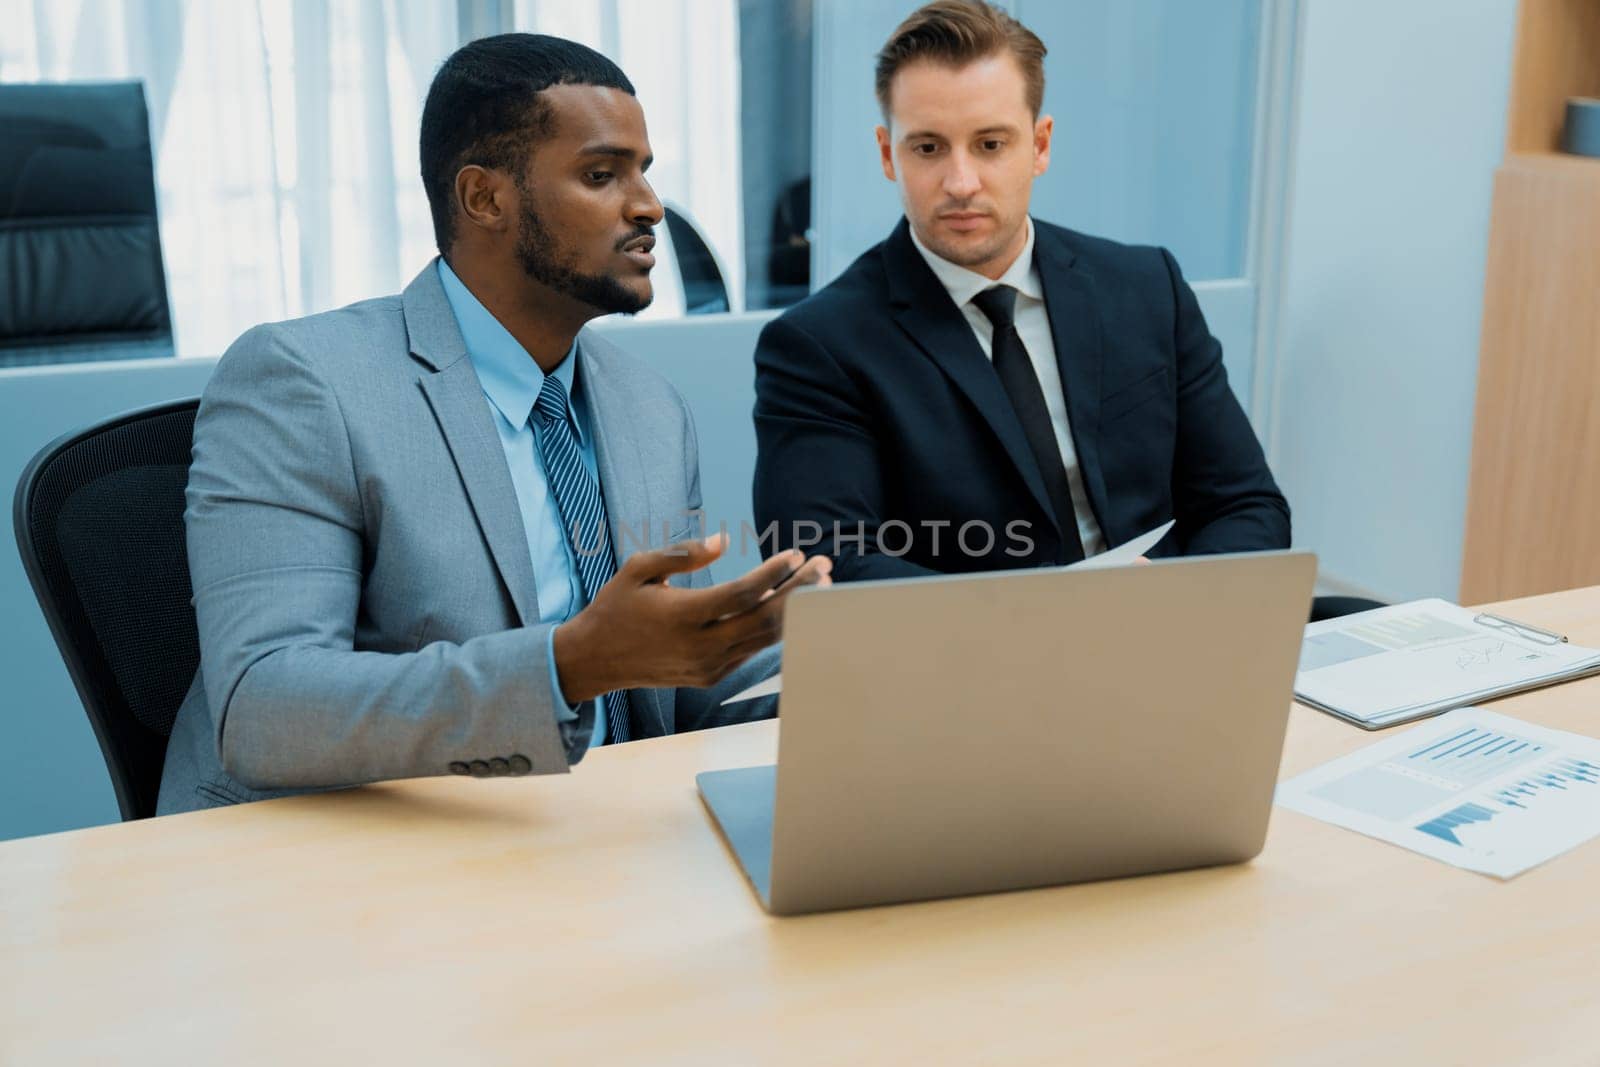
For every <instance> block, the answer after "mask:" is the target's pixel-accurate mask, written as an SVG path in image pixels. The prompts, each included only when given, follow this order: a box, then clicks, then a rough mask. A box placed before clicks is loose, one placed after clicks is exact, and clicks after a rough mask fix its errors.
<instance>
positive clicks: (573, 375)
mask: <svg viewBox="0 0 1600 1067" xmlns="http://www.w3.org/2000/svg"><path fill="white" fill-rule="evenodd" d="M439 281H440V283H441V284H443V286H444V295H445V299H446V300H448V301H449V302H450V310H451V311H452V312H454V313H455V317H456V325H458V326H459V327H461V340H462V342H463V343H464V344H465V345H466V347H467V358H468V359H470V360H471V361H472V369H473V370H474V371H476V372H477V374H478V381H479V382H480V383H481V384H482V385H483V395H484V396H486V397H488V398H489V403H491V404H493V405H494V406H495V409H496V410H497V411H499V412H500V414H501V415H503V416H505V420H506V421H507V422H509V423H510V424H511V425H512V426H513V427H516V428H517V429H521V428H522V427H523V426H525V425H527V422H528V417H529V416H530V415H532V414H533V404H534V401H536V400H538V399H539V391H540V390H541V389H543V388H544V379H545V374H544V371H542V370H540V369H539V364H537V363H535V362H534V361H533V358H532V357H531V356H529V355H528V352H527V350H526V349H525V348H523V347H522V345H520V344H518V343H517V339H516V338H515V337H512V336H511V331H510V330H507V329H506V328H505V327H504V326H502V325H501V324H500V320H499V319H497V318H495V317H494V316H493V315H492V314H490V312H489V309H488V308H486V307H484V306H483V304H482V303H481V302H479V300H478V298H477V297H475V296H473V295H472V290H470V289H468V288H467V287H466V284H465V283H464V282H462V280H461V279H460V278H458V277H456V272H455V271H453V270H451V269H450V264H448V263H446V262H445V261H444V260H443V259H440V260H439ZM577 357H578V342H577V340H576V339H574V340H573V342H572V348H571V349H570V350H568V352H567V355H566V358H564V359H563V360H562V361H561V362H560V363H559V364H558V365H557V366H556V369H555V371H554V374H555V378H556V381H558V382H560V383H561V385H562V388H564V389H565V390H566V393H567V417H568V420H569V421H570V422H571V423H572V425H573V428H574V430H575V432H576V433H577V435H578V444H579V445H582V444H584V439H583V438H584V431H583V420H582V419H579V418H576V417H575V415H574V412H573V407H572V406H573V403H574V400H573V388H574V384H575V382H576V379H577V375H578V358H577Z"/></svg>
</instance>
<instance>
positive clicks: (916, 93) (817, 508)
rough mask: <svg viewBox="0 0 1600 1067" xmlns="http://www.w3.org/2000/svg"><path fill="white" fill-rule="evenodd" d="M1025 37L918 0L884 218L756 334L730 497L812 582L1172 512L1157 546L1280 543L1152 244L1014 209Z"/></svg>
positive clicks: (1188, 318) (1009, 556)
mask: <svg viewBox="0 0 1600 1067" xmlns="http://www.w3.org/2000/svg"><path fill="white" fill-rule="evenodd" d="M1044 52H1045V49H1044V46H1043V45H1042V44H1041V43H1040V41H1039V39H1038V38H1037V37H1036V36H1034V34H1033V33H1032V32H1030V31H1029V30H1028V29H1026V28H1025V27H1024V26H1022V25H1021V24H1020V23H1019V22H1017V21H1016V20H1015V19H1013V18H1011V17H1010V16H1009V15H1007V14H1006V13H1005V12H1003V11H1000V10H998V9H997V8H994V7H992V6H990V5H988V4H984V3H981V2H978V0H938V2H936V3H932V4H929V5H928V6H926V7H924V8H922V9H920V10H919V11H917V12H916V13H915V14H913V15H912V16H911V17H910V18H908V19H907V20H906V21H905V22H904V23H903V24H902V25H901V26H900V27H899V28H898V29H897V30H896V31H895V33H894V35H893V36H892V37H891V38H890V39H889V42H888V43H887V44H886V45H885V46H884V49H883V51H882V52H881V53H880V54H879V56H878V66H877V94H878V99H879V103H880V104H881V106H882V109H883V115H884V123H885V124H884V125H883V126H880V127H878V130H877V136H878V147H879V151H880V153H881V155H882V164H883V172H884V174H885V176H887V177H888V178H889V179H890V180H891V181H895V182H897V183H898V185H899V187H900V192H901V197H902V200H903V202H904V205H905V215H906V217H905V218H904V219H902V220H901V221H900V223H899V225H898V226H896V227H895V229H894V232H893V233H891V234H890V235H889V238H888V239H887V240H886V241H884V242H883V243H882V244H880V245H878V246H877V247H875V248H873V249H872V250H871V251H869V252H867V253H866V254H865V255H863V256H862V257H861V258H860V259H858V260H857V261H856V262H855V263H854V264H853V265H852V266H851V267H850V268H849V269H848V270H847V271H845V272H844V274H843V275H841V276H840V277H839V278H838V279H837V280H836V281H834V282H833V283H832V284H830V285H829V286H827V287H826V288H825V289H823V290H822V291H820V292H818V293H816V294H815V295H813V296H811V297H810V298H808V299H807V300H805V301H803V302H801V303H800V304H798V305H796V306H795V307H793V308H791V309H790V310H789V311H788V312H786V313H785V314H784V315H783V316H782V317H781V318H779V319H776V320H775V321H773V322H772V323H770V324H769V325H768V326H767V327H766V329H765V330H764V331H763V332H762V335H761V341H760V345H759V347H758V349H757V352H756V408H755V421H756V432H757V439H758V442H759V446H760V454H759V457H758V459H757V465H756V478H755V512H756V518H757V520H758V524H759V525H761V526H762V527H763V529H764V530H770V531H775V533H776V536H775V540H774V541H772V542H764V547H766V548H767V550H768V551H776V550H779V549H783V548H787V547H791V546H793V545H795V544H796V543H799V544H801V545H804V544H806V543H807V542H811V543H814V544H818V545H820V550H821V551H822V552H823V553H825V554H827V555H830V556H831V557H833V561H834V570H833V577H834V578H835V579H836V580H844V581H849V580H852V579H860V578H892V577H909V576H915V575H919V574H927V573H929V572H961V571H977V570H994V569H1000V568H1013V567H1034V566H1044V565H1049V564H1058V563H1070V562H1073V561H1075V560H1078V559H1082V558H1084V556H1086V555H1094V554H1095V553H1097V552H1100V551H1103V550H1104V549H1106V548H1107V547H1110V546H1113V545H1116V544H1119V543H1121V542H1123V541H1126V540H1128V539H1130V538H1132V537H1134V536H1136V535H1138V534H1140V533H1142V532H1144V531H1146V530H1149V529H1151V528H1153V527H1155V526H1158V525H1160V524H1161V523H1163V522H1165V521H1166V520H1168V519H1175V520H1176V526H1175V527H1174V528H1173V531H1172V533H1171V534H1170V535H1169V536H1168V537H1167V538H1166V539H1165V540H1164V541H1163V543H1162V544H1161V545H1160V546H1158V548H1157V550H1156V551H1155V552H1154V553H1153V554H1156V555H1180V554H1199V553H1208V552H1235V551H1248V550H1259V549H1275V548H1286V547H1288V544H1289V507H1288V504H1287V503H1286V502H1285V501H1284V498H1283V494H1282V493H1280V492H1279V491H1278V487H1277V485H1276V484H1275V483H1274V482H1273V479H1272V475H1271V472H1269V471H1268V469H1267V465H1266V460H1265V457H1264V456H1263V455H1262V451H1261V446H1260V444H1259V443H1258V442H1257V440H1256V438H1255V434H1254V433H1253V432H1252V430H1251V428H1250V424H1249V422H1248V421H1247V420H1246V418H1245V415H1244V412H1243V411H1242V410H1241V409H1240V407H1239V403H1238V401H1237V400H1236V399H1235V397H1234V394H1233V392H1232V391H1231V390H1230V388H1229V386H1228V381H1227V376H1226V374H1225V372H1224V371H1223V366H1222V350H1221V346H1220V345H1219V344H1218V343H1217V341H1216V339H1215V338H1214V337H1212V336H1211V334H1210V332H1209V330H1207V328H1206V324H1205V319H1204V318H1203V316H1202V315H1201V313H1200V308H1199V306H1198V305H1197V304H1196V302H1195V297H1194V293H1193V292H1192V291H1191V290H1190V288H1189V286H1188V284H1187V283H1186V282H1185V281H1184V279H1183V276H1182V274H1181V273H1180V272H1179V270H1178V265H1177V263H1176V262H1175V261H1174V260H1173V258H1172V256H1171V255H1170V254H1169V253H1168V252H1167V251H1165V250H1164V249H1159V248H1139V247H1132V246H1127V245H1119V244H1116V243H1114V242H1111V241H1106V240H1101V239H1099V238H1095V237H1089V236H1086V235H1083V234H1079V233H1074V232H1072V231H1071V230H1066V229H1062V228H1060V227H1058V226H1052V225H1050V224H1048V223H1044V222H1040V221H1037V220H1033V219H1030V218H1029V217H1028V198H1029V194H1030V192H1031V188H1032V183H1033V180H1034V178H1036V177H1038V176H1039V175H1041V174H1043V173H1044V172H1045V170H1046V168H1047V167H1048V166H1049V164H1050V137H1051V132H1052V120H1051V119H1050V117H1049V116H1041V115H1040V114H1039V110H1040V103H1041V100H1042V98H1043V95H1044V74H1043V57H1044Z"/></svg>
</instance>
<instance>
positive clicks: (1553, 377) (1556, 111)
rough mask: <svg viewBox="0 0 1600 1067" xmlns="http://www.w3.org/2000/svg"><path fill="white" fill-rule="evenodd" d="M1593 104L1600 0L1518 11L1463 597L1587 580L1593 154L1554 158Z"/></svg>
mask: <svg viewBox="0 0 1600 1067" xmlns="http://www.w3.org/2000/svg"><path fill="white" fill-rule="evenodd" d="M1571 96H1600V0H1523V2H1522V6H1521V8H1520V11H1519V14H1518V25H1517V43H1516V55H1515V60H1514V63H1513V69H1512V86H1511V100H1510V108H1509V112H1508V119H1507V132H1506V156H1505V159H1504V161H1503V163H1502V164H1501V166H1500V168H1499V170H1498V171H1496V173H1495V188H1494V204H1493V210H1492V216H1491V218H1492V221H1491V223H1490V231H1489V261H1488V269H1487V272H1486V275H1485V281H1484V286H1485V292H1484V304H1483V332H1482V339H1481V342H1480V351H1479V361H1478V395H1477V414H1476V418H1475V421H1474V426H1473V442H1472V466H1471V475H1470V481H1469V484H1468V492H1467V522H1466V535H1465V544H1464V546H1463V560H1462V569H1461V592H1460V600H1461V602H1462V603H1464V604H1476V603H1482V602H1484V601H1490V600H1503V599H1508V598H1511V597H1518V596H1526V595H1530V594H1534V593H1543V592H1549V591H1552V590H1556V589H1567V588H1571V587H1574V586H1582V585H1594V584H1600V159H1586V158H1582V157H1576V156H1569V155H1564V154H1562V153H1561V152H1559V150H1558V145H1559V144H1560V139H1561V125H1562V120H1563V117H1564V113H1565V107H1566V100H1567V98H1568V97H1571Z"/></svg>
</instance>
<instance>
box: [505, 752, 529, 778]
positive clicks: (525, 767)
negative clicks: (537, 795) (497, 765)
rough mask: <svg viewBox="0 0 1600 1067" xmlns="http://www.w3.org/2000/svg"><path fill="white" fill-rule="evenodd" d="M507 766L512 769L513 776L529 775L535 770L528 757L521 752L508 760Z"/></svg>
mask: <svg viewBox="0 0 1600 1067" xmlns="http://www.w3.org/2000/svg"><path fill="white" fill-rule="evenodd" d="M506 765H507V766H508V767H510V768H511V773H512V774H527V773H528V772H529V771H531V770H533V764H532V763H530V762H528V757H527V756H524V755H522V754H521V753H520V752H519V753H518V754H517V755H515V756H512V757H511V758H510V759H508V760H506Z"/></svg>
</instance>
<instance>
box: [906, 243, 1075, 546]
mask: <svg viewBox="0 0 1600 1067" xmlns="http://www.w3.org/2000/svg"><path fill="white" fill-rule="evenodd" d="M883 259H884V266H885V267H886V268H887V270H888V274H889V297H890V301H891V303H892V304H893V306H894V316H895V321H896V322H898V323H899V324H900V328H901V329H903V330H905V331H906V333H908V334H910V335H911V338H912V340H914V341H916V343H917V345H918V347H920V348H921V349H922V350H923V351H924V352H925V353H927V355H928V358H930V359H932V360H933V361H934V362H935V363H937V364H938V365H939V367H940V368H941V369H942V370H943V371H944V372H945V374H946V375H948V376H949V378H950V380H951V381H953V382H954V383H955V384H956V387H957V388H959V389H960V390H961V391H962V392H963V393H964V394H965V395H966V397H967V399H968V400H970V401H971V402H972V404H973V406H974V407H976V408H977V409H978V413H979V414H980V415H982V416H983V419H984V421H985V422H987V423H988V424H989V428H990V429H991V430H993V431H994V434H995V436H996V437H998V438H999V439H1000V443H1001V445H1003V446H1004V447H1005V450H1006V454H1007V455H1008V456H1010V457H1011V462H1012V464H1013V465H1014V466H1015V467H1016V468H1017V470H1018V471H1019V472H1020V473H1021V474H1022V478H1023V481H1025V482H1026V483H1027V485H1028V490H1029V491H1030V492H1031V493H1032V494H1033V498H1034V500H1036V501H1037V502H1038V504H1039V507H1040V510H1042V511H1043V512H1044V514H1046V515H1052V516H1053V515H1054V509H1053V508H1052V507H1051V506H1050V497H1049V495H1048V494H1047V493H1046V492H1045V488H1044V479H1043V478H1042V477H1041V476H1040V474H1039V464H1038V463H1037V462H1036V461H1035V460H1034V458H1033V453H1032V452H1031V451H1030V450H1029V448H1028V440H1027V438H1026V437H1024V436H1023V434H1022V424H1021V423H1020V422H1018V421H1017V414H1016V411H1015V409H1014V408H1012V406H1011V398H1010V397H1008V396H1006V390H1005V386H1003V385H1001V384H1000V377H999V376H998V375H997V374H995V371H994V365H993V364H992V363H991V362H990V361H989V360H988V359H987V358H986V357H985V356H984V354H983V348H982V346H980V345H979V344H978V339H977V338H976V337H974V336H973V334H972V327H971V325H969V324H968V322H967V320H966V318H965V317H963V315H962V313H961V310H960V309H959V308H957V307H956V305H955V302H954V301H952V300H951V299H950V294H949V293H948V292H947V291H946V290H945V287H944V286H943V285H941V284H940V282H939V279H938V277H936V276H935V275H934V273H933V270H932V269H931V268H930V267H929V266H928V264H927V261H926V260H924V259H923V258H922V254H921V253H920V252H918V251H917V247H916V245H914V244H912V243H911V230H910V226H909V224H908V223H907V222H906V220H905V219H903V218H902V219H901V220H900V225H898V226H896V227H895V229H894V232H893V233H892V234H890V235H889V239H888V240H887V241H885V242H884V243H883ZM1057 532H1058V533H1059V530H1058V531H1057Z"/></svg>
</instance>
